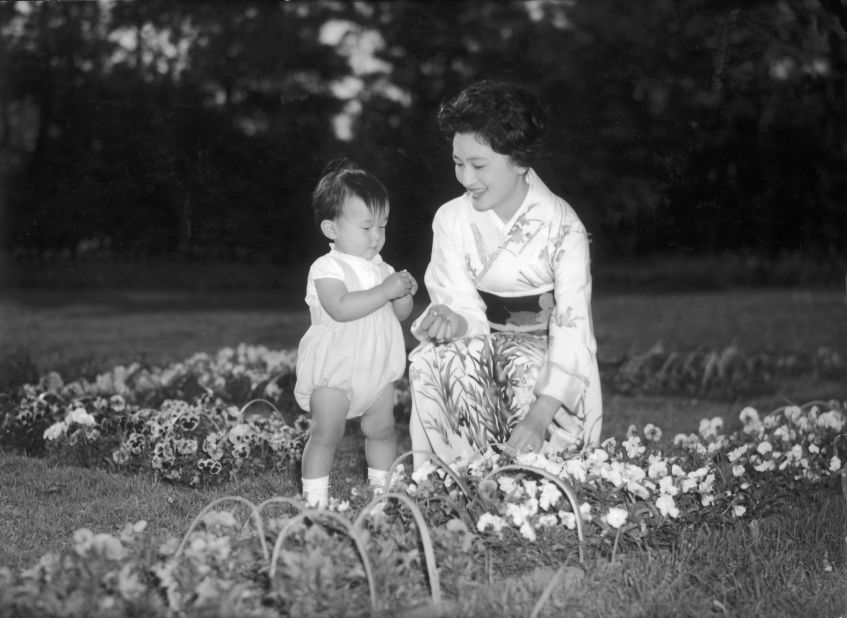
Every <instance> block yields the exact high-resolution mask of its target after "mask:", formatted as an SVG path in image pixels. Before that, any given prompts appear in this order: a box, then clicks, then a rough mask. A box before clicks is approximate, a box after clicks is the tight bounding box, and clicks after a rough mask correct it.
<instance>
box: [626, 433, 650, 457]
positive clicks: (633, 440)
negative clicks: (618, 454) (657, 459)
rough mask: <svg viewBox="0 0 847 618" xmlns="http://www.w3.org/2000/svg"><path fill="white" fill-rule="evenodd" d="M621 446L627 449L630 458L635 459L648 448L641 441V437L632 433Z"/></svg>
mask: <svg viewBox="0 0 847 618" xmlns="http://www.w3.org/2000/svg"><path fill="white" fill-rule="evenodd" d="M621 446H623V447H624V448H625V449H626V456H627V457H629V458H630V459H635V458H636V457H638V456H639V455H643V454H644V451H646V450H647V449H646V448H645V447H644V445H643V444H642V443H641V438H639V437H638V436H636V435H632V436H630V437H629V438H627V439H626V440H625V441H624V442H623V443H622V444H621Z"/></svg>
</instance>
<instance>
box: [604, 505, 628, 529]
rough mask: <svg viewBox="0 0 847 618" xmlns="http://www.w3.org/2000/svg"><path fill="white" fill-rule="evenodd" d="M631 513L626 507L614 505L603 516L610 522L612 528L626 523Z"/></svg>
mask: <svg viewBox="0 0 847 618" xmlns="http://www.w3.org/2000/svg"><path fill="white" fill-rule="evenodd" d="M628 516H629V513H628V512H627V510H626V509H622V508H619V507H616V506H613V507H612V508H610V509H609V512H608V513H606V515H604V516H603V521H605V522H606V523H607V524H609V525H610V526H611V527H612V528H620V527H621V526H623V525H624V524H625V523H626V519H627V517H628Z"/></svg>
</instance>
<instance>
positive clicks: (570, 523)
mask: <svg viewBox="0 0 847 618" xmlns="http://www.w3.org/2000/svg"><path fill="white" fill-rule="evenodd" d="M559 519H561V520H562V523H563V524H564V525H565V528H567V529H568V530H574V529H576V515H574V514H573V513H571V512H570V511H559Z"/></svg>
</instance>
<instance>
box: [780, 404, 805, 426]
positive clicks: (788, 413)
mask: <svg viewBox="0 0 847 618" xmlns="http://www.w3.org/2000/svg"><path fill="white" fill-rule="evenodd" d="M782 413H783V414H785V418H787V419H788V420H789V421H792V422H795V423H796V422H797V419H798V418H800V417H801V416H803V411H802V410H801V409H800V406H788V407H787V408H785V410H783V412H782Z"/></svg>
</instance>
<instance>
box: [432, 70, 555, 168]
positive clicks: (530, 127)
mask: <svg viewBox="0 0 847 618" xmlns="http://www.w3.org/2000/svg"><path fill="white" fill-rule="evenodd" d="M546 119H547V117H546V114H545V112H544V109H543V108H542V107H541V103H539V101H538V99H537V98H536V97H535V95H533V94H532V93H531V92H529V91H528V90H526V89H524V88H522V87H521V86H518V85H516V84H511V83H509V82H501V81H489V80H483V81H479V82H476V83H474V84H471V85H470V86H468V87H467V88H465V89H464V90H462V91H461V92H460V93H459V94H458V95H456V97H454V98H453V99H452V100H450V101H447V102H446V103H443V104H442V105H441V107H440V109H439V110H438V126H439V127H440V129H441V131H442V132H443V133H444V135H445V136H446V137H447V138H449V139H452V138H453V136H454V135H455V134H457V133H472V134H474V135H476V136H477V137H479V138H480V139H481V140H482V141H483V142H484V143H486V144H487V145H488V146H490V147H491V149H492V150H493V151H494V152H496V153H499V154H504V155H508V156H510V157H511V158H512V160H513V161H514V162H515V163H517V164H518V165H525V166H531V165H532V164H533V162H534V160H535V159H536V158H537V157H538V155H539V154H540V153H541V150H542V146H543V139H544V129H545V124H546Z"/></svg>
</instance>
